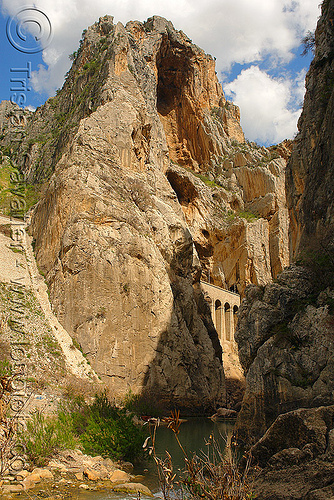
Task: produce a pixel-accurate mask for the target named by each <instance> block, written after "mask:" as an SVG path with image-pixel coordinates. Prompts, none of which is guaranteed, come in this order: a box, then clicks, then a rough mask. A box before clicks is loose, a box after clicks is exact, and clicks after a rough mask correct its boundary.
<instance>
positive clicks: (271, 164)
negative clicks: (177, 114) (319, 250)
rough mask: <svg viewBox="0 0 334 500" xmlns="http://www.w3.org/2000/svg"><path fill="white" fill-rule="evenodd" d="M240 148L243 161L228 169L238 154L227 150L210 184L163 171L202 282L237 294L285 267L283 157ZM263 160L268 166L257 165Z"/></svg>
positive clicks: (182, 173) (177, 168) (190, 175)
mask: <svg viewBox="0 0 334 500" xmlns="http://www.w3.org/2000/svg"><path fill="white" fill-rule="evenodd" d="M235 149H236V148H235ZM243 149H244V150H246V151H247V157H248V159H246V157H244V158H245V162H246V163H245V164H244V165H243V166H238V167H236V168H234V167H233V165H234V162H235V161H236V160H235V159H236V158H237V160H238V159H239V160H240V156H243V155H242V153H240V152H236V153H233V148H232V150H231V152H230V153H229V156H230V157H231V158H234V160H225V162H224V169H222V170H221V172H220V174H219V175H218V177H216V179H215V181H210V179H209V178H206V177H205V176H200V179H199V178H196V177H195V176H194V175H193V173H192V172H190V171H187V170H186V169H184V168H181V167H180V166H177V165H175V164H171V165H170V167H169V168H168V169H167V172H166V175H167V178H168V180H169V182H170V184H171V186H172V187H173V189H174V191H175V193H176V195H177V197H178V200H179V202H180V204H181V207H182V210H183V213H184V215H185V218H186V221H187V224H188V226H189V228H190V231H191V234H192V237H193V239H194V242H195V246H196V250H197V252H198V255H199V258H200V261H201V264H202V267H203V276H204V278H205V279H206V280H209V279H210V281H211V282H213V283H214V284H216V285H218V286H222V287H224V288H227V289H232V288H233V289H234V290H235V291H238V292H239V293H241V294H243V292H244V289H245V286H247V285H248V284H251V283H253V284H258V285H265V284H266V283H269V282H271V280H272V279H273V278H276V276H277V275H278V274H279V273H280V272H281V271H282V270H283V268H284V267H286V266H287V265H288V264H289V248H288V228H289V221H288V211H287V208H286V202H285V181H284V179H285V165H286V161H285V160H284V158H282V157H279V158H275V159H272V160H270V155H271V154H272V153H270V154H269V158H268V156H264V154H263V152H258V151H256V155H255V153H254V151H253V150H252V148H251V147H250V146H243ZM259 158H260V159H261V161H260V160H259ZM264 158H266V159H267V163H265V164H264V166H257V165H258V164H259V163H260V162H261V163H264V161H263V159H264ZM268 160H269V161H268ZM239 164H240V161H239ZM225 169H226V170H225ZM203 179H204V182H205V183H206V184H204V183H203V182H202V180H203ZM218 183H219V184H218Z"/></svg>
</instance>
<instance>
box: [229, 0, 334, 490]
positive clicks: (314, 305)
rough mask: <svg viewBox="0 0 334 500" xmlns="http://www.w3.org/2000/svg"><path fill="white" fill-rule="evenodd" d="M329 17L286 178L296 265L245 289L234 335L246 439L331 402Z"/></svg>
mask: <svg viewBox="0 0 334 500" xmlns="http://www.w3.org/2000/svg"><path fill="white" fill-rule="evenodd" d="M333 14H334V5H333V2H331V1H330V2H327V1H326V2H323V4H322V16H321V18H320V21H319V23H318V27H317V30H316V52H315V58H314V60H313V62H312V64H311V67H310V70H309V73H308V75H307V79H306V87H307V91H306V95H305V103H304V108H303V113H302V116H301V118H300V121H299V130H300V131H299V134H298V136H297V138H296V140H295V141H294V145H293V152H292V156H291V159H290V161H289V163H288V166H287V172H286V174H287V176H286V190H287V195H288V204H289V211H290V216H291V221H292V226H291V233H290V235H291V239H290V242H291V252H292V258H293V260H297V257H299V259H298V261H297V263H298V265H291V266H290V267H289V268H287V269H286V270H285V271H283V272H282V273H281V274H280V275H279V277H278V279H277V282H276V283H272V284H269V285H267V286H266V287H265V288H260V287H254V286H252V287H249V288H248V289H247V290H246V293H245V297H246V298H245V301H244V302H243V304H242V307H241V308H240V313H239V320H238V331H237V332H236V336H235V337H236V340H237V342H238V346H239V356H240V361H241V363H242V365H243V367H244V369H245V372H246V374H247V375H246V392H245V397H244V400H243V404H242V409H241V412H240V414H239V417H238V422H237V428H238V432H239V435H240V436H241V437H243V438H246V439H247V436H253V438H254V437H255V438H257V437H260V436H261V435H263V433H264V432H265V431H266V429H267V428H268V427H269V426H270V425H271V424H272V423H273V422H274V420H275V419H276V417H277V416H278V415H280V414H281V413H285V412H287V411H289V410H292V409H295V408H300V407H317V406H319V405H332V404H333V402H334V401H333V394H334V392H333V391H334V378H333V359H334V350H333V338H334V322H333V312H334V310H333V302H332V301H333V297H334V258H333V255H334V252H333V196H332V191H333V186H334V178H333V173H334V167H333V154H332V153H333V151H332V148H333V144H334V141H333V139H334V137H333V111H334V110H333V85H332V83H331V84H330V83H329V82H332V81H333V54H334V49H333V22H332V19H333ZM266 182H270V179H269V178H268V179H267V180H266ZM260 189H261V183H259V190H260ZM277 192H279V190H278V191H277ZM277 422H278V420H277ZM274 425H276V424H274ZM291 447H294V444H293V443H291ZM291 453H292V452H291ZM282 481H284V479H282ZM301 497H302V496H301ZM266 498H267V497H266ZM269 498H290V497H288V496H286V497H285V496H270V497H269ZM291 498H299V497H298V496H291ZM303 498H304V497H303ZM305 498H306V497H305ZM307 498H309V497H307ZM310 498H311V497H310ZM312 498H313V497H312ZM314 498H318V497H314ZM319 498H321V497H319Z"/></svg>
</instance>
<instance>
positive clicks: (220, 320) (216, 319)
mask: <svg viewBox="0 0 334 500" xmlns="http://www.w3.org/2000/svg"><path fill="white" fill-rule="evenodd" d="M201 288H202V290H203V293H204V297H205V300H206V301H207V302H208V304H209V306H210V308H211V316H212V320H213V323H214V325H215V328H216V330H217V333H218V337H219V340H220V343H221V344H222V345H223V344H226V343H227V342H234V332H235V327H236V324H237V312H238V310H239V307H240V295H239V294H237V293H233V292H230V291H228V290H224V288H220V287H219V286H216V285H212V284H211V283H206V282H205V281H201Z"/></svg>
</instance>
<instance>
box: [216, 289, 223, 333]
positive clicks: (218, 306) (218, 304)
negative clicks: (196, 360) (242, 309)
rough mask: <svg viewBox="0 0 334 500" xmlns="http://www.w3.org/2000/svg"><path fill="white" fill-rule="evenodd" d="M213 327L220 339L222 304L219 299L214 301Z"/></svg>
mask: <svg viewBox="0 0 334 500" xmlns="http://www.w3.org/2000/svg"><path fill="white" fill-rule="evenodd" d="M215 327H216V330H217V333H218V337H219V339H221V338H222V303H221V302H220V300H219V299H217V300H216V301H215Z"/></svg>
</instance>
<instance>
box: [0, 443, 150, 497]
mask: <svg viewBox="0 0 334 500" xmlns="http://www.w3.org/2000/svg"><path fill="white" fill-rule="evenodd" d="M132 472H133V465H132V464H131V463H130V462H124V463H122V464H120V463H116V462H113V461H112V460H111V459H110V458H106V459H104V458H103V457H101V456H95V457H92V456H89V455H85V454H83V453H82V452H81V451H80V450H65V451H62V452H61V453H59V454H58V455H56V456H55V457H53V458H52V459H51V460H50V461H49V463H48V464H47V466H46V467H43V468H35V469H33V470H31V471H29V470H25V469H24V470H21V471H20V472H18V473H17V474H16V475H8V476H4V477H3V479H2V480H1V481H0V494H1V498H2V499H7V498H8V499H9V498H12V497H13V496H14V497H16V496H18V495H19V496H20V498H24V499H25V498H32V496H33V495H34V494H35V495H37V496H42V497H43V498H45V499H47V500H55V499H63V498H73V497H74V496H75V495H78V494H79V492H80V491H86V490H88V491H89V490H90V491H108V490H112V491H117V492H125V493H131V494H133V495H138V492H139V493H140V495H144V496H149V497H151V496H153V495H152V493H151V491H150V489H149V488H148V487H147V486H145V485H144V484H142V483H141V481H142V480H143V479H144V476H135V475H133V474H132Z"/></svg>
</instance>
